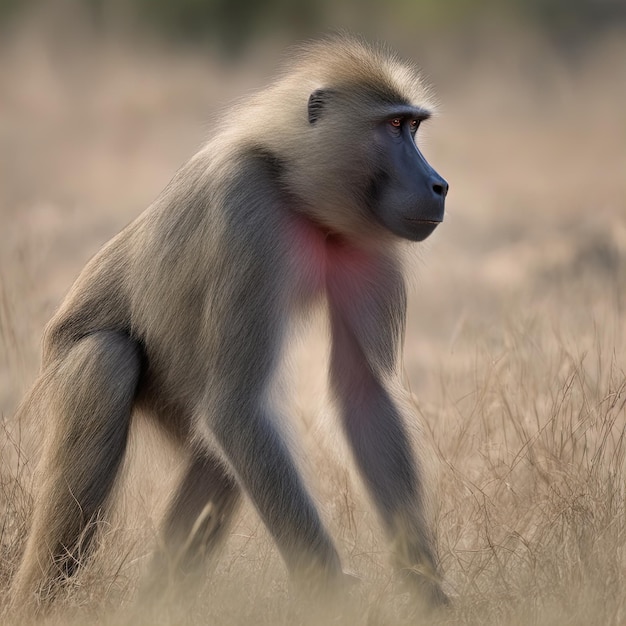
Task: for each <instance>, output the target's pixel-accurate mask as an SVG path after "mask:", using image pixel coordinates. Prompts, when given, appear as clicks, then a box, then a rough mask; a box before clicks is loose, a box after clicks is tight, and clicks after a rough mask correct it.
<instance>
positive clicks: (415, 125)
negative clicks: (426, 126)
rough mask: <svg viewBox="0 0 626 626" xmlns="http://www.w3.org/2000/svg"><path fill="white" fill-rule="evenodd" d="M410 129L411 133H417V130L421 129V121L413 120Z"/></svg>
mask: <svg viewBox="0 0 626 626" xmlns="http://www.w3.org/2000/svg"><path fill="white" fill-rule="evenodd" d="M410 127H411V132H412V133H416V132H417V129H418V128H419V127H420V120H411V123H410Z"/></svg>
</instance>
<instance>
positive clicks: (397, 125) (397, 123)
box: [389, 117, 402, 128]
mask: <svg viewBox="0 0 626 626" xmlns="http://www.w3.org/2000/svg"><path fill="white" fill-rule="evenodd" d="M389 123H390V124H391V125H392V126H393V127H394V128H400V126H402V120H401V119H400V118H399V117H394V118H393V119H392V120H391V121H390V122H389Z"/></svg>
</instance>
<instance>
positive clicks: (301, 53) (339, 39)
mask: <svg viewBox="0 0 626 626" xmlns="http://www.w3.org/2000/svg"><path fill="white" fill-rule="evenodd" d="M290 76H291V77H297V78H298V79H299V80H301V81H304V84H310V85H311V86H312V89H311V91H315V90H316V89H324V90H339V91H340V90H341V88H342V87H344V88H349V89H350V90H352V91H353V92H354V89H355V88H356V89H359V90H362V91H363V90H371V91H372V92H374V93H376V95H378V96H379V97H381V98H383V99H384V100H387V101H390V102H394V103H397V102H405V103H406V104H416V105H420V106H423V107H425V108H428V109H429V110H431V111H433V112H434V110H435V108H436V104H437V103H436V100H435V98H434V96H433V94H432V91H431V88H430V86H429V85H428V83H427V81H426V80H425V78H424V77H423V75H422V72H421V71H420V70H419V69H418V68H417V67H416V66H415V65H414V64H413V63H410V62H408V61H405V60H403V59H401V58H400V57H399V56H398V55H397V54H396V53H395V52H393V51H392V50H391V49H390V48H389V47H388V46H387V45H386V44H384V43H370V42H367V41H366V40H365V39H363V38H361V37H359V36H356V35H352V34H349V33H346V32H339V33H335V34H331V35H328V36H326V37H323V38H321V39H317V40H311V41H307V42H304V43H301V44H299V45H297V46H295V47H294V48H292V49H291V50H290V52H289V54H288V59H287V61H286V62H285V64H284V66H283V70H282V72H281V77H282V78H286V77H290ZM279 80H280V79H279Z"/></svg>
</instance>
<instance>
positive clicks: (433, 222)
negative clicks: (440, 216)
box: [404, 217, 443, 226]
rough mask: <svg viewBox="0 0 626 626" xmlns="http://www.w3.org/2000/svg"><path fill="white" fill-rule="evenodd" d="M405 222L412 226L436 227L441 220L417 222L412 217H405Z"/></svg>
mask: <svg viewBox="0 0 626 626" xmlns="http://www.w3.org/2000/svg"><path fill="white" fill-rule="evenodd" d="M404 219H405V220H407V221H409V222H411V223H412V224H424V225H425V226H437V225H438V224H441V222H442V221H443V220H417V219H414V218H412V217H405V218H404Z"/></svg>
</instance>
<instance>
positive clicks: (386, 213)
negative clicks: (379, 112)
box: [368, 107, 448, 241]
mask: <svg viewBox="0 0 626 626" xmlns="http://www.w3.org/2000/svg"><path fill="white" fill-rule="evenodd" d="M428 117H429V114H428V112H426V111H424V110H422V109H419V108H414V107H395V108H394V110H391V111H389V113H388V114H387V115H385V116H384V117H382V118H381V119H380V120H379V121H376V122H375V125H374V129H373V138H372V139H373V149H374V155H375V156H374V159H373V161H372V162H373V171H372V177H371V181H370V189H369V192H368V201H369V207H370V209H371V210H372V212H373V213H374V216H375V217H376V219H377V220H378V221H379V222H380V223H382V225H383V226H385V227H386V228H387V229H389V230H390V231H391V232H392V233H394V234H395V235H397V236H398V237H402V238H403V239H409V240H410V241H422V240H424V239H426V237H428V236H429V235H430V234H431V233H432V232H433V231H434V230H435V228H436V227H437V225H438V224H439V223H440V222H441V221H443V215H444V204H445V198H446V194H447V193H448V183H447V182H446V181H445V180H444V179H443V178H442V177H441V176H439V174H438V173H437V172H436V171H435V170H434V169H433V168H432V167H431V166H430V165H429V164H428V162H427V161H426V159H425V158H424V156H423V155H422V153H421V152H420V150H419V148H418V147H417V144H416V143H415V139H416V134H417V131H418V128H419V126H420V124H421V122H422V121H424V120H425V119H427V118H428Z"/></svg>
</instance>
